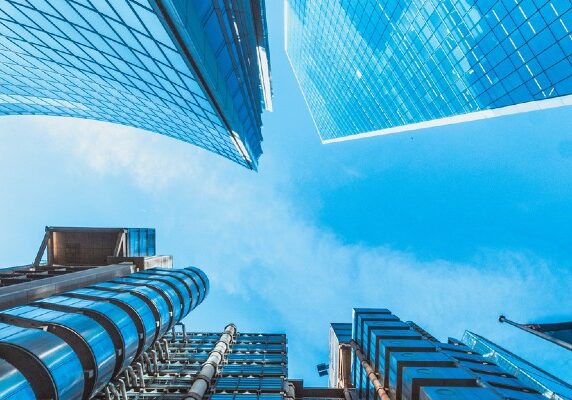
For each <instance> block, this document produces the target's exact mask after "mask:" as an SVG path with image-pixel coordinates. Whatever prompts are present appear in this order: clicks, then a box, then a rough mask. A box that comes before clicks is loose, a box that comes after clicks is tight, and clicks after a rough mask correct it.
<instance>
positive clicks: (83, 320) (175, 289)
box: [0, 268, 208, 399]
mask: <svg viewBox="0 0 572 400" xmlns="http://www.w3.org/2000/svg"><path fill="white" fill-rule="evenodd" d="M207 293H208V279H207V278H206V276H205V275H204V273H203V272H202V271H200V270H198V269H196V268H186V269H177V270H174V269H165V268H155V269H148V270H145V271H141V272H137V273H134V274H130V275H127V276H125V277H121V278H116V279H113V280H111V281H104V282H98V283H96V284H93V285H90V286H87V287H84V288H80V289H75V290H71V291H69V292H64V293H61V294H59V295H55V296H51V297H47V298H44V299H42V300H39V301H36V302H32V303H29V304H26V305H22V306H17V307H13V308H10V309H6V310H2V311H0V397H1V398H2V399H34V398H37V399H89V398H92V397H94V396H96V395H98V393H101V392H103V393H105V392H107V393H109V392H110V390H111V392H114V391H115V387H114V385H113V383H111V384H110V382H111V381H112V380H114V379H116V380H117V379H121V378H122V377H125V378H124V379H122V380H121V382H123V384H121V383H120V384H119V386H120V389H119V390H123V389H122V388H121V386H122V385H124V384H125V380H129V382H132V381H133V380H134V379H136V378H134V376H136V373H135V369H137V367H138V365H137V362H139V363H140V364H141V368H140V371H139V375H140V376H141V375H142V373H143V372H144V371H143V369H142V368H143V366H145V367H149V366H153V365H156V363H157V362H158V361H157V357H158V358H160V359H164V358H165V356H166V354H167V353H168V352H169V348H168V345H167V344H165V342H164V341H163V337H164V336H165V334H166V333H167V332H171V333H172V332H174V330H175V327H176V326H177V325H178V324H179V323H180V321H181V319H182V318H184V317H185V316H186V315H187V314H188V313H189V312H190V311H191V310H193V309H194V308H195V307H196V306H197V305H199V304H200V303H201V302H202V301H203V299H204V298H205V296H206V295H207ZM134 368H135V369H134ZM118 382H119V381H118ZM110 385H111V386H110ZM112 387H113V388H112Z"/></svg>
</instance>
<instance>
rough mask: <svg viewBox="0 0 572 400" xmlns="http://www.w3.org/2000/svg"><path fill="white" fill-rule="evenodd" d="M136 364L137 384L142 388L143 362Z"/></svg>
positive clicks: (143, 382) (143, 385)
mask: <svg viewBox="0 0 572 400" xmlns="http://www.w3.org/2000/svg"><path fill="white" fill-rule="evenodd" d="M135 365H136V366H137V373H139V386H140V387H142V388H144V387H145V376H144V375H145V373H144V372H143V364H141V363H140V362H138V363H137V364H135Z"/></svg>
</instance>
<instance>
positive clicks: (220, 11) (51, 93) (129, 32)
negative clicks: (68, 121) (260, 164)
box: [0, 0, 272, 169]
mask: <svg viewBox="0 0 572 400" xmlns="http://www.w3.org/2000/svg"><path fill="white" fill-rule="evenodd" d="M265 108H266V109H271V108H272V104H271V88H270V63H269V49H268V41H267V33H266V18H265V10H264V0H256V1H245V0H238V1H232V2H228V1H211V0H193V1H186V0H113V1H107V0H81V1H80V0H30V1H20V0H3V1H1V2H0V114H41V115H58V116H69V117H79V118H89V119H96V120H102V121H109V122H114V123H119V124H124V125H129V126H134V127H137V128H142V129H146V130H149V131H153V132H157V133H161V134H164V135H167V136H170V137H173V138H175V139H179V140H182V141H185V142H190V143H193V144H195V145H197V146H200V147H202V148H205V149H207V150H210V151H213V152H215V153H218V154H220V155H222V156H224V157H226V158H228V159H230V160H232V161H235V162H237V163H239V164H242V165H244V166H246V167H249V168H253V169H255V168H256V164H257V160H258V157H259V156H260V154H261V153H262V150H261V145H260V143H261V141H262V135H261V124H262V123H261V116H260V115H261V113H262V110H263V109H265Z"/></svg>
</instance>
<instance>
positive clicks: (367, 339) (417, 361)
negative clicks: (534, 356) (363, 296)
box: [330, 308, 569, 400]
mask: <svg viewBox="0 0 572 400" xmlns="http://www.w3.org/2000/svg"><path fill="white" fill-rule="evenodd" d="M349 326H351V338H350V337H348V335H347V332H348V328H349ZM474 339H475V336H474V334H472V336H471V335H469V336H467V337H466V338H465V339H464V341H465V342H467V343H468V344H469V346H467V344H465V343H463V342H461V341H459V340H456V339H453V338H449V339H448V342H447V343H443V342H440V341H439V340H437V339H436V338H435V337H433V336H432V335H430V334H429V333H427V332H426V331H425V330H424V329H422V328H420V327H419V326H418V325H417V324H415V323H412V322H402V321H401V320H400V319H399V318H398V317H397V316H395V315H393V314H392V313H391V312H390V311H389V310H387V309H371V308H355V309H354V311H353V322H352V323H351V324H349V323H348V324H332V327H331V330H330V352H332V351H333V352H335V354H334V355H332V354H330V371H334V373H335V376H333V377H332V376H331V377H330V386H332V387H337V388H346V389H347V388H354V389H355V390H356V396H357V398H358V399H359V400H376V399H381V400H402V399H403V400H453V399H466V400H469V399H475V400H477V399H479V400H501V399H511V400H542V399H546V398H550V399H554V400H564V399H568V398H569V397H568V396H567V393H568V392H564V391H562V390H563V389H564V388H565V386H569V385H566V384H565V383H563V382H561V381H558V382H556V381H554V382H551V381H550V380H548V379H545V380H544V381H542V382H540V381H537V380H535V379H534V378H538V377H539V375H535V376H534V377H533V379H531V375H530V374H525V373H524V372H525V371H524V370H521V369H519V367H518V366H516V365H517V364H515V363H507V362H506V353H505V354H504V358H503V354H502V353H501V354H500V355H498V354H495V353H494V352H493V353H491V350H493V347H491V344H490V342H488V345H487V346H488V347H486V346H484V345H483V343H485V342H486V341H483V340H480V341H478V343H475V340H474ZM496 349H497V351H499V352H500V350H498V347H497V348H496ZM480 352H483V353H482V354H481V353H480ZM521 361H522V360H521ZM350 365H351V367H349V366H350ZM508 367H510V368H508ZM528 367H529V370H528V371H529V372H530V371H531V369H530V367H531V364H528ZM535 368H536V367H535ZM535 371H536V372H538V371H541V370H540V369H538V368H536V369H535ZM545 376H550V375H548V374H547V375H545ZM556 383H558V384H556ZM566 390H568V389H566Z"/></svg>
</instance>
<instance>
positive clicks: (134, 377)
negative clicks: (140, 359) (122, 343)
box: [125, 365, 139, 387]
mask: <svg viewBox="0 0 572 400" xmlns="http://www.w3.org/2000/svg"><path fill="white" fill-rule="evenodd" d="M125 371H127V374H128V375H129V377H130V378H131V379H130V381H131V385H132V386H133V387H138V386H139V382H137V374H135V371H134V370H133V367H132V366H131V365H130V366H128V367H127V369H126V370H125Z"/></svg>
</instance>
